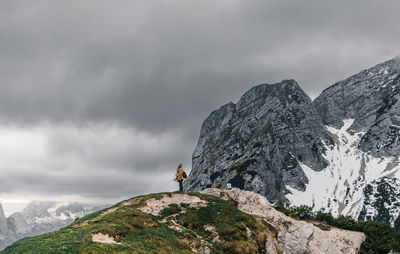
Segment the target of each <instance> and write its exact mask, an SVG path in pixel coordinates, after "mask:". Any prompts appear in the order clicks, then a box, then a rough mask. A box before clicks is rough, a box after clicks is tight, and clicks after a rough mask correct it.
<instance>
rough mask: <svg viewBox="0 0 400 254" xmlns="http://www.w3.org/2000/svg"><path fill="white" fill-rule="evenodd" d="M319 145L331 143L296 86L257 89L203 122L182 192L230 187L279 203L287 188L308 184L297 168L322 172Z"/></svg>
mask: <svg viewBox="0 0 400 254" xmlns="http://www.w3.org/2000/svg"><path fill="white" fill-rule="evenodd" d="M323 142H325V143H328V144H329V143H333V141H332V139H331V138H330V137H329V135H327V133H326V132H325V130H324V128H323V125H322V122H321V119H320V117H319V116H318V114H317V112H316V110H315V109H314V107H313V106H312V102H311V99H310V98H309V97H308V96H307V95H306V94H305V93H304V91H303V90H302V89H301V88H300V87H299V85H298V84H297V82H296V81H294V80H284V81H282V82H280V83H278V84H273V85H268V84H263V85H259V86H256V87H254V88H252V89H250V90H249V91H248V92H246V93H245V94H244V95H243V96H242V97H241V98H240V100H239V102H238V103H237V104H234V103H232V102H230V103H228V104H226V105H225V106H223V107H221V108H220V109H219V110H217V111H214V112H213V113H212V114H211V115H210V116H209V117H208V118H207V119H206V120H205V121H204V123H203V125H202V128H201V132H200V138H199V141H198V144H197V146H196V149H195V151H194V153H193V169H194V170H192V172H191V173H190V175H189V177H188V180H187V181H186V183H185V189H187V190H201V189H204V188H209V187H225V186H226V185H227V184H228V183H229V184H231V185H232V186H234V187H238V188H242V189H250V190H252V191H255V192H257V193H260V194H262V195H264V196H266V197H268V199H269V200H270V201H272V202H276V201H281V202H283V201H284V195H285V193H286V191H287V188H286V186H290V187H292V188H295V189H298V190H304V189H305V186H306V184H307V183H308V179H307V177H306V176H305V174H304V172H303V170H302V168H301V166H300V163H304V164H306V165H308V166H310V167H312V168H314V169H315V170H322V169H323V168H325V167H326V165H327V164H328V162H327V161H326V160H325V159H324V158H323V154H324V151H325V148H324V146H323Z"/></svg>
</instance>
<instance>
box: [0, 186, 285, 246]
mask: <svg viewBox="0 0 400 254" xmlns="http://www.w3.org/2000/svg"><path fill="white" fill-rule="evenodd" d="M172 194H173V193H159V194H150V195H146V196H139V197H136V198H134V199H132V200H130V201H131V204H130V205H127V206H123V205H122V204H123V202H121V203H118V204H116V205H115V206H113V208H116V209H115V210H114V211H112V212H109V213H107V214H104V213H105V212H106V211H107V210H108V211H110V210H109V209H110V208H107V209H104V210H102V211H98V212H96V213H93V214H89V215H87V216H85V217H83V218H80V219H78V220H76V221H75V222H74V223H72V224H71V225H70V226H67V227H65V228H63V229H61V230H59V231H56V232H52V233H48V234H44V235H40V236H36V237H29V238H25V239H22V240H19V241H17V242H15V243H14V244H13V245H11V246H9V247H7V248H6V249H5V250H3V251H2V252H1V254H11V253H12V254H18V253H24V254H27V253H41V254H42V253H57V254H61V253H182V254H184V253H193V249H194V248H200V247H201V246H203V247H204V246H207V248H209V249H210V250H211V252H212V253H261V252H263V251H264V248H265V241H266V239H267V234H269V233H272V234H276V233H277V232H276V230H275V229H274V228H273V227H272V226H271V225H267V223H266V222H263V221H261V220H258V219H256V218H255V217H253V216H251V215H248V214H246V213H243V212H241V211H239V210H238V209H237V208H236V204H234V202H232V201H225V200H222V199H220V198H217V197H213V196H208V195H203V194H199V193H188V194H189V195H196V196H198V197H200V198H201V199H203V200H206V201H207V202H208V203H207V205H206V206H205V207H190V205H189V204H184V203H182V204H172V205H170V206H169V207H167V208H165V209H164V210H162V211H161V212H160V214H159V216H153V215H151V214H147V213H144V212H142V211H140V210H139V209H138V208H139V207H141V206H143V205H144V204H145V202H146V200H149V199H151V198H155V199H159V198H161V197H162V196H163V195H172ZM227 215H229V216H227ZM205 225H208V226H211V227H213V228H214V230H215V232H211V231H210V230H206V229H205V227H204V226H205ZM249 229H250V231H251V232H252V234H251V235H252V236H250V238H249V236H248V233H246V232H247V231H248V230H249ZM98 232H101V233H103V234H108V235H109V236H113V237H114V238H115V240H116V242H117V244H106V243H99V242H93V241H92V234H93V233H98ZM216 235H218V236H219V239H218V240H216V239H215V236H216Z"/></svg>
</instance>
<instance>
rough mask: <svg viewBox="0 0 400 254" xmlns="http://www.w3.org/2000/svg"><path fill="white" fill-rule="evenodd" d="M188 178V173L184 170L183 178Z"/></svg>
mask: <svg viewBox="0 0 400 254" xmlns="http://www.w3.org/2000/svg"><path fill="white" fill-rule="evenodd" d="M186 177H187V175H186V172H185V170H183V178H186Z"/></svg>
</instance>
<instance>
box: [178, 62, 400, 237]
mask: <svg viewBox="0 0 400 254" xmlns="http://www.w3.org/2000/svg"><path fill="white" fill-rule="evenodd" d="M399 155H400V58H398V57H397V58H394V59H392V60H389V61H387V62H384V63H382V64H379V65H376V66H375V67H372V68H370V69H368V70H364V71H361V72H359V73H358V74H356V75H353V76H351V77H349V78H347V79H345V80H343V81H340V82H337V83H336V84H334V85H332V86H331V87H329V88H327V89H325V90H324V91H323V92H322V93H321V95H320V96H318V97H317V98H316V99H315V100H314V101H313V102H311V100H310V98H309V97H308V96H307V95H306V94H305V93H304V92H303V91H302V90H301V88H300V87H299V86H298V84H297V83H296V82H295V81H294V80H284V81H282V82H280V83H278V84H273V85H267V84H263V85H259V86H256V87H254V88H252V89H250V90H249V91H248V92H246V93H245V94H244V95H243V96H242V97H241V98H240V100H239V102H238V103H236V104H235V103H232V102H230V103H228V104H226V105H224V106H222V107H221V108H220V109H218V110H216V111H214V112H212V113H211V115H210V116H209V117H208V118H207V119H206V120H205V121H204V123H203V125H202V128H201V132H200V137H199V140H198V144H197V146H196V148H195V151H194V153H193V157H192V162H193V166H192V171H191V173H190V175H189V177H188V179H187V181H186V182H185V184H184V187H185V189H186V190H195V191H199V190H202V189H205V188H210V187H217V188H226V187H227V186H229V185H231V186H232V187H238V188H241V189H246V190H251V191H254V192H256V193H259V194H261V195H263V196H265V197H267V198H268V200H269V201H270V202H285V200H289V201H290V202H291V203H292V204H296V205H300V204H307V205H310V206H312V207H314V208H315V209H326V211H330V212H332V214H334V215H335V216H337V215H340V214H344V215H351V216H353V217H354V218H360V219H368V218H372V219H374V220H378V221H382V222H385V223H390V224H392V225H394V226H397V227H398V228H400V219H399V214H400V203H399V199H398V197H399V196H400V184H399V179H400V161H399V159H398V157H399ZM310 179H312V183H311V182H310V181H311V180H310ZM369 190H372V192H370V191H369ZM303 193H304V195H303ZM371 193H372V194H371ZM305 195H307V196H305ZM282 237H283V236H282Z"/></svg>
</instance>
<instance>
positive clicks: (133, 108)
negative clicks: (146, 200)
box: [0, 0, 400, 200]
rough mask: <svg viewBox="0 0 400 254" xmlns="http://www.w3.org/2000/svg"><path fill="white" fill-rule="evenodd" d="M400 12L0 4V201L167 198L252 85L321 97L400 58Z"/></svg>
mask: <svg viewBox="0 0 400 254" xmlns="http://www.w3.org/2000/svg"><path fill="white" fill-rule="evenodd" d="M399 7H400V3H399V2H398V1H397V0H388V1H385V2H378V1H375V0H358V1H351V2H349V1H320V0H305V1H296V2H293V1H288V0H283V1H239V0H233V1H232V0H229V1H228V0H222V1H192V0H174V1H172V0H171V1H168V0H163V1H159V0H157V1H156V0H148V1H127V0H118V1H106V0H89V1H84V2H82V1H78V0H68V1H57V3H55V2H51V1H44V0H42V1H41V0H39V1H34V2H33V1H11V0H5V1H1V3H0V14H1V15H0V40H1V44H0V55H1V56H2V57H1V58H0V88H1V91H0V125H1V126H2V127H1V128H0V129H1V130H2V131H3V132H4V133H7V132H14V134H13V135H14V136H13V135H11V134H10V133H8V134H7V135H6V134H4V135H0V136H2V137H3V138H4V139H3V141H2V142H3V143H4V147H5V148H4V149H3V152H4V153H5V154H8V155H7V156H3V157H2V158H1V159H0V166H1V167H0V175H1V178H2V179H7V181H6V183H5V184H2V185H1V187H0V194H1V193H3V196H4V197H5V196H9V195H11V196H10V198H9V199H10V200H11V199H12V198H11V197H14V198H18V197H20V196H21V195H22V194H21V193H22V192H29V193H35V194H36V195H37V196H38V197H39V198H40V197H42V196H46V195H48V194H49V193H52V194H54V196H63V195H64V196H66V195H76V196H80V197H86V198H98V199H101V198H104V199H106V198H116V199H118V197H120V196H123V195H130V194H132V195H134V194H137V193H145V192H148V191H160V190H162V189H168V190H170V189H172V188H173V187H174V185H173V183H171V179H170V178H172V177H173V173H171V171H173V170H175V166H176V165H175V164H177V163H178V162H183V163H185V164H186V165H188V164H189V165H188V167H190V157H191V152H192V151H193V149H194V146H195V144H196V140H197V136H198V133H199V130H200V126H201V123H202V121H203V120H204V119H205V117H207V115H208V114H209V113H210V112H211V111H212V110H214V109H216V108H218V107H219V106H221V105H222V104H225V103H227V102H229V101H231V100H233V101H235V100H237V99H238V98H239V97H240V95H241V94H243V93H244V92H245V91H246V90H247V89H249V88H250V87H251V86H253V85H256V84H259V83H274V82H278V81H280V80H282V79H288V78H294V79H296V80H297V81H298V82H299V83H300V85H301V86H302V87H303V88H304V90H305V91H306V92H307V93H308V94H309V95H310V96H311V97H315V96H316V95H318V93H319V92H320V91H321V90H322V89H324V88H326V87H327V86H329V85H331V84H332V83H334V82H336V81H339V80H341V79H343V78H346V77H347V76H349V75H351V74H354V73H356V72H358V71H359V70H361V69H364V68H368V67H371V66H373V65H375V64H377V63H379V62H382V61H385V60H388V59H390V58H392V57H394V56H396V55H398V54H399V52H400V26H398V25H397V24H398V17H399V16H400V13H399V12H400V8H399ZM7 137H9V140H8V141H7ZM10 137H11V138H10ZM12 137H14V138H12ZM10 140H11V141H10ZM16 140H18V141H16ZM14 142H20V143H19V144H21V146H20V147H19V149H17V150H12V148H11V147H12V145H13V144H14ZM41 145H43V147H41ZM32 146H33V147H32ZM39 147H40V148H39ZM41 149H42V150H41ZM12 158H13V159H12ZM0 198H1V196H0Z"/></svg>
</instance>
